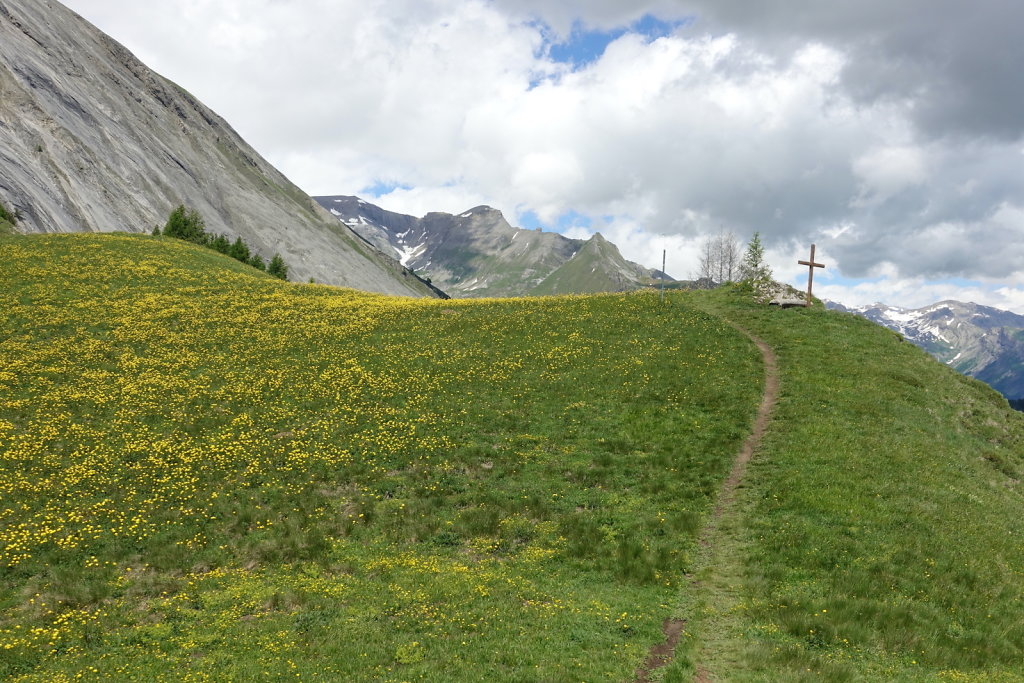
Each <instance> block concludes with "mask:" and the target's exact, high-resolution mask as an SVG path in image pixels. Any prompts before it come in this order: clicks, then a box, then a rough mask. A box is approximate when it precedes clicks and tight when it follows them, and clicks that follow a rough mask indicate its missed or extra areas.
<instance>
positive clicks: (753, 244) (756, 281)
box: [740, 232, 772, 291]
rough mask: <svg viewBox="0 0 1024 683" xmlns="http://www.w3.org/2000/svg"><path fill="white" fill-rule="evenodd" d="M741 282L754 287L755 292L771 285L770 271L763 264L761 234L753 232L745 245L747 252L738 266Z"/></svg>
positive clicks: (766, 265) (765, 264)
mask: <svg viewBox="0 0 1024 683" xmlns="http://www.w3.org/2000/svg"><path fill="white" fill-rule="evenodd" d="M740 278H741V280H742V281H743V282H744V283H746V284H749V285H751V286H753V287H754V289H755V290H758V291H760V290H762V289H765V288H767V287H769V286H770V285H771V283H772V269H771V268H769V267H768V264H767V263H765V262H764V246H763V245H762V244H761V233H759V232H755V233H754V237H753V238H751V240H750V244H748V245H747V251H746V253H745V254H743V263H741V264H740Z"/></svg>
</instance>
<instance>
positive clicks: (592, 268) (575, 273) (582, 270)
mask: <svg viewBox="0 0 1024 683" xmlns="http://www.w3.org/2000/svg"><path fill="white" fill-rule="evenodd" d="M649 280H650V278H649V277H647V276H646V275H645V274H644V273H643V272H642V269H641V268H640V266H637V265H636V264H632V263H629V262H628V261H626V260H625V259H624V258H623V257H622V254H620V253H619V250H618V248H617V247H616V246H615V245H614V244H612V243H611V242H608V241H607V240H605V239H604V237H602V236H601V234H600V233H598V234H596V235H594V236H593V237H592V238H591V239H589V240H588V241H587V242H585V243H584V244H583V246H582V247H580V249H579V251H577V252H576V254H575V255H574V256H573V257H572V258H570V259H569V260H568V261H566V262H565V263H563V264H562V265H561V266H559V267H558V268H556V269H555V270H554V271H553V272H551V274H549V275H548V276H547V277H546V278H544V279H543V280H542V281H541V282H540V283H539V284H538V285H537V286H536V287H534V288H533V289H531V290H530V291H529V294H530V295H533V296H546V295H559V294H569V293H586V294H594V293H598V292H624V291H631V290H634V289H637V288H638V284H637V283H638V282H640V281H649Z"/></svg>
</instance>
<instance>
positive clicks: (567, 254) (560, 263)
mask: <svg viewBox="0 0 1024 683" xmlns="http://www.w3.org/2000/svg"><path fill="white" fill-rule="evenodd" d="M315 199H316V200H317V201H318V202H320V205H321V206H323V207H324V208H326V209H327V210H328V211H330V212H331V213H332V214H334V215H335V216H336V217H337V218H338V220H340V221H341V222H343V223H345V224H346V225H347V226H349V227H350V228H352V229H353V230H355V231H356V232H357V233H359V234H360V235H362V236H363V238H364V239H366V240H367V241H369V242H371V243H372V244H374V245H375V246H377V247H378V248H379V249H382V250H384V249H386V248H388V247H390V249H391V250H392V251H393V253H395V254H396V255H397V256H398V257H399V258H400V259H401V262H402V264H403V265H405V266H407V267H409V268H412V269H414V270H415V271H416V272H418V273H420V274H421V275H423V276H424V277H429V278H430V280H431V281H432V282H433V284H434V285H436V286H438V287H440V288H441V289H443V290H444V291H446V292H448V293H449V294H451V295H452V296H456V297H490V296H498V297H504V296H530V295H540V294H582V293H591V292H622V291H630V290H634V289H639V288H641V287H644V286H648V285H650V284H652V283H654V282H655V281H657V280H658V279H659V278H663V277H665V276H664V275H663V274H662V273H661V272H660V271H654V270H651V269H648V268H644V267H643V266H641V265H638V264H636V263H632V262H630V261H627V260H625V259H624V258H623V257H622V255H621V254H620V253H619V250H618V249H617V248H616V247H615V245H613V244H612V243H610V242H608V241H607V240H606V239H605V238H604V237H602V236H601V235H600V234H596V235H594V237H592V238H591V239H590V240H577V239H570V238H568V237H564V236H562V235H560V234H558V233H555V232H544V231H542V230H539V229H538V230H527V229H524V228H516V227H513V226H512V225H510V224H509V222H508V221H507V220H506V219H505V217H504V215H503V214H502V213H501V212H500V211H498V210H497V209H494V208H491V207H489V206H477V207H474V208H472V209H470V210H468V211H466V212H464V213H461V214H459V215H452V214H449V213H440V212H434V213H428V214H427V215H426V216H424V217H423V218H416V217H414V216H408V215H405V214H399V213H395V212H392V211H387V210H385V209H382V208H380V207H379V206H375V205H373V204H370V203H369V202H366V201H364V200H362V199H359V198H358V197H352V196H347V195H338V196H331V197H315ZM552 278H554V279H552Z"/></svg>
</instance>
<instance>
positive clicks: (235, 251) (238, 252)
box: [228, 237, 249, 263]
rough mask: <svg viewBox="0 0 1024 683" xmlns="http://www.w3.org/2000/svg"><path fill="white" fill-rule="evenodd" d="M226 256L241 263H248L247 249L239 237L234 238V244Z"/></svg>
mask: <svg viewBox="0 0 1024 683" xmlns="http://www.w3.org/2000/svg"><path fill="white" fill-rule="evenodd" d="M228 256H230V257H231V258H233V259H235V260H237V261H241V262H242V263H248V262H249V247H248V245H246V243H245V242H243V241H242V238H241V237H237V238H235V242H234V244H232V245H231V248H230V249H229V250H228Z"/></svg>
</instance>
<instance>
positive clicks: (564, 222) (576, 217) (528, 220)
mask: <svg viewBox="0 0 1024 683" xmlns="http://www.w3.org/2000/svg"><path fill="white" fill-rule="evenodd" d="M517 223H518V225H517V226H516V227H519V228H526V229H527V230H536V229H537V228H540V229H541V230H545V231H548V232H552V231H553V232H558V233H564V232H565V231H566V230H568V229H570V228H581V227H582V228H589V227H590V224H591V220H590V219H589V218H587V217H586V216H584V215H583V214H581V213H576V212H575V211H566V212H565V213H563V214H562V215H560V216H559V217H558V218H557V219H555V222H554V223H553V224H552V223H545V222H541V220H540V218H538V217H537V214H536V213H534V212H533V211H527V212H525V213H520V214H519V215H518V219H517Z"/></svg>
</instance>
